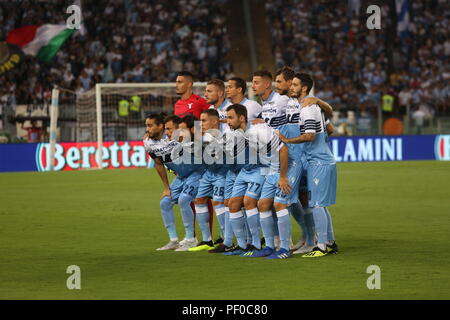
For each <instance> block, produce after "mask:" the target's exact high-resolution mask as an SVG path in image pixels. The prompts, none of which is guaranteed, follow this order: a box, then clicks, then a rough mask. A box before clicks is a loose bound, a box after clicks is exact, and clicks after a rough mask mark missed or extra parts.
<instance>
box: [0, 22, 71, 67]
mask: <svg viewBox="0 0 450 320" xmlns="http://www.w3.org/2000/svg"><path fill="white" fill-rule="evenodd" d="M75 31H77V30H76V29H68V28H67V27H66V25H62V24H61V25H58V24H43V25H41V26H25V27H22V28H19V29H15V30H12V31H10V32H9V33H8V37H7V38H6V42H7V43H10V44H14V45H17V46H19V47H21V48H22V51H23V52H24V53H25V54H27V55H31V56H35V57H37V58H38V59H40V60H42V61H45V62H48V61H50V60H51V59H52V58H53V57H54V56H55V55H56V53H57V52H58V50H59V48H61V46H62V45H63V43H64V42H65V41H66V40H67V39H68V38H70V36H71V35H72V34H73V33H74V32H75Z"/></svg>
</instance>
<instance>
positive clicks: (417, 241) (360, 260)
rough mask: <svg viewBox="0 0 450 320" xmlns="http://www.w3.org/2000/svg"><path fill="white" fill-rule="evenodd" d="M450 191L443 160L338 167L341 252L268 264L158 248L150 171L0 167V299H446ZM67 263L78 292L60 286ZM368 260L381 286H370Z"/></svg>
mask: <svg viewBox="0 0 450 320" xmlns="http://www.w3.org/2000/svg"><path fill="white" fill-rule="evenodd" d="M449 190H450V163H446V162H426V161H424V162H385V163H351V164H350V163H339V164H338V203H337V204H336V205H335V206H332V207H331V208H330V211H331V213H332V216H333V219H334V220H333V222H334V228H335V233H336V239H337V242H338V244H339V246H340V248H341V253H339V254H338V255H333V256H328V257H323V258H318V259H303V258H301V257H300V256H299V255H296V256H294V258H292V259H287V260H266V259H256V258H255V259H252V258H240V257H225V256H222V255H217V254H215V255H213V254H208V253H206V252H198V253H188V252H157V251H155V248H157V247H159V246H161V245H163V244H165V243H166V242H167V241H168V237H167V233H166V231H165V229H164V227H163V224H162V219H161V215H160V211H159V199H160V194H161V191H162V187H161V182H160V181H159V177H158V176H157V173H156V172H155V171H154V170H149V169H129V170H103V171H79V172H51V173H4V174H0V194H1V205H0V251H1V253H2V258H1V259H0V298H1V299H347V298H351V299H393V298H397V299H448V298H450V289H449V285H450V276H449V275H448V273H447V270H448V269H449V267H450V259H449V254H448V253H447V250H446V248H445V247H444V246H445V244H447V243H448V242H449V238H450V236H449V227H450V217H449V214H450V197H449V196H448V192H449ZM176 215H177V228H178V231H179V237H180V238H182V237H183V236H184V231H183V226H182V223H181V218H180V215H179V211H178V209H176ZM292 225H293V234H294V241H297V240H298V238H299V236H300V231H299V227H298V225H296V223H295V222H294V221H293V224H292ZM214 229H215V235H216V236H217V235H218V227H217V221H216V220H215V221H214ZM69 265H78V266H79V267H80V268H81V290H68V289H67V287H66V280H67V277H68V276H69V274H66V269H67V267H68V266H69ZM370 265H378V266H379V267H380V268H381V290H369V289H368V288H367V286H366V281H367V278H368V277H369V276H370V274H367V273H366V269H367V267H368V266H370Z"/></svg>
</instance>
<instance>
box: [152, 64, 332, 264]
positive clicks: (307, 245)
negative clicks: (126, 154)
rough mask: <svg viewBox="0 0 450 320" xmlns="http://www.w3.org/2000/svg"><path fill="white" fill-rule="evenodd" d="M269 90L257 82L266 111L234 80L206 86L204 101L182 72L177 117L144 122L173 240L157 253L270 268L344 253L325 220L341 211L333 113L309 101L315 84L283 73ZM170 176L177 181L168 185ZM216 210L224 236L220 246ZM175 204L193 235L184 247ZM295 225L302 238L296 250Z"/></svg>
mask: <svg viewBox="0 0 450 320" xmlns="http://www.w3.org/2000/svg"><path fill="white" fill-rule="evenodd" d="M272 81H273V78H272V74H271V73H270V72H268V71H257V72H255V73H254V74H253V79H252V89H253V91H254V93H255V95H256V96H257V97H259V100H260V101H261V104H259V103H257V102H255V101H253V100H249V99H247V98H245V93H246V89H247V84H246V82H245V81H244V80H243V79H241V78H237V77H235V78H231V79H230V80H228V81H227V83H226V85H225V83H224V82H223V81H221V80H218V79H214V80H211V81H209V82H208V84H207V86H206V89H205V98H206V101H205V99H203V98H201V97H199V96H197V95H195V94H193V93H192V85H193V76H192V74H190V73H189V72H181V73H180V74H179V75H178V77H177V80H176V91H177V94H179V95H180V96H181V99H180V100H178V101H177V103H176V104H175V112H174V115H171V116H168V117H166V116H165V114H163V113H161V114H152V115H150V116H149V117H147V119H146V120H145V125H146V133H145V136H144V146H145V149H146V151H147V152H148V153H149V155H150V156H151V157H152V159H153V160H154V162H155V168H156V171H157V172H158V174H159V176H160V178H161V181H162V183H163V185H164V191H163V193H162V196H161V201H160V207H161V213H162V218H163V221H164V226H165V228H166V229H167V232H168V234H169V238H170V240H169V242H168V243H167V244H166V245H164V246H163V247H161V248H158V249H157V250H175V251H204V250H207V251H208V252H210V253H223V254H224V255H227V256H228V255H240V256H241V257H266V258H268V259H286V258H289V257H292V255H293V254H302V257H322V256H325V255H328V254H334V253H337V252H338V246H337V244H336V242H335V239H334V231H333V224H332V219H331V215H330V212H329V211H328V207H329V206H330V205H332V204H334V203H335V202H336V163H335V159H334V156H333V154H332V152H331V150H330V147H329V141H328V136H329V135H330V134H332V132H333V127H332V125H331V124H330V123H329V121H328V120H327V118H329V117H330V116H331V113H332V111H333V110H332V108H331V106H330V105H329V104H328V103H326V102H325V101H322V100H320V99H318V98H316V97H314V96H313V95H311V94H310V91H311V89H312V87H313V85H314V81H313V78H312V77H311V76H310V75H308V74H305V73H295V72H294V70H292V69H291V68H289V67H284V68H282V69H280V70H279V71H278V72H277V73H276V77H275V88H276V90H275V91H274V90H273V89H272V87H273V86H272ZM197 120H198V122H196V121H197ZM167 169H169V170H171V171H173V172H174V173H175V174H176V177H175V179H174V180H173V181H172V183H171V184H169V179H168V176H167ZM209 200H210V201H211V203H212V206H213V208H214V211H215V213H216V216H217V220H218V223H219V227H220V228H219V230H220V237H219V238H218V239H217V240H216V241H213V237H212V228H211V224H212V216H211V215H210V212H209V210H208V201H209ZM192 203H193V204H194V206H192ZM175 204H178V206H179V207H180V211H181V216H182V220H183V224H184V228H185V232H186V234H185V238H184V239H183V240H181V241H179V238H178V234H177V231H176V226H175V216H174V211H173V206H174V205H175ZM193 209H194V210H195V215H194V210H193ZM291 215H292V217H293V218H294V220H295V221H296V222H297V223H298V224H299V226H300V228H301V230H302V238H301V239H300V240H299V241H298V243H296V244H295V245H294V244H293V243H292V240H291V239H292V237H291V218H290V216H291ZM195 218H196V219H197V222H198V226H199V228H200V231H201V234H202V241H201V242H198V241H197V239H196V237H195V231H194V224H195ZM261 230H262V235H263V238H261ZM234 238H236V242H237V243H236V244H234V243H233V240H234Z"/></svg>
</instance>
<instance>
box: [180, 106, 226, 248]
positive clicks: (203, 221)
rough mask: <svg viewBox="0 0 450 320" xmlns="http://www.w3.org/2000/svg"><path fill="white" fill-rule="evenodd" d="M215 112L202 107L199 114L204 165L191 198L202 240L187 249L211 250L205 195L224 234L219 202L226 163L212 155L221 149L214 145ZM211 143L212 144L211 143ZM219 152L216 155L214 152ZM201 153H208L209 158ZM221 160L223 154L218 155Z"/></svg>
mask: <svg viewBox="0 0 450 320" xmlns="http://www.w3.org/2000/svg"><path fill="white" fill-rule="evenodd" d="M219 120H220V119H219V113H218V112H217V110H215V109H208V110H204V111H202V113H201V114H200V122H201V130H202V136H203V146H204V151H205V152H204V154H203V163H205V162H209V163H206V166H207V169H206V171H205V173H204V174H203V176H202V178H201V180H200V184H199V188H198V193H197V196H196V199H195V202H194V203H195V211H196V213H197V220H198V224H199V226H200V229H201V231H202V236H203V241H202V242H200V243H199V244H198V245H197V246H196V247H194V248H191V249H189V251H202V250H212V249H214V245H218V244H219V243H216V244H214V243H213V241H212V237H211V232H210V225H209V212H208V205H207V201H208V198H212V205H213V206H214V209H215V211H216V215H217V218H218V220H219V225H220V233H221V235H222V237H225V219H224V214H225V212H226V211H227V209H226V208H225V206H224V204H223V201H224V199H223V197H224V189H225V175H226V167H225V166H224V165H223V161H222V163H219V162H220V161H216V160H220V159H216V154H215V152H221V150H217V148H216V150H215V149H214V147H217V146H218V143H217V141H218V140H217V139H220V137H219V135H220V133H219V126H220V122H219ZM214 145H215V146H214ZM217 156H219V155H217ZM205 157H210V159H209V160H211V161H209V160H208V161H207V159H206V158H205ZM221 160H223V157H221Z"/></svg>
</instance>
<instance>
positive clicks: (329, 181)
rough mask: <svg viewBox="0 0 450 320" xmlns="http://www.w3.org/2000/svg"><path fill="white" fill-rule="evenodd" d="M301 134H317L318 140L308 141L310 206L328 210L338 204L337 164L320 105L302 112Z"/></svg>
mask: <svg viewBox="0 0 450 320" xmlns="http://www.w3.org/2000/svg"><path fill="white" fill-rule="evenodd" d="M300 124H301V125H302V128H301V131H302V134H305V133H314V134H315V139H314V141H311V142H305V143H304V145H305V147H304V151H305V154H306V158H307V160H308V173H307V183H308V192H309V195H310V196H309V207H310V208H319V207H328V206H330V205H332V204H335V203H336V181H337V180H336V161H335V159H334V156H333V154H332V152H331V149H330V146H329V143H328V134H327V132H326V124H325V116H324V114H323V113H322V112H321V109H320V108H319V106H318V105H312V106H309V107H302V108H301V109H300Z"/></svg>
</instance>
